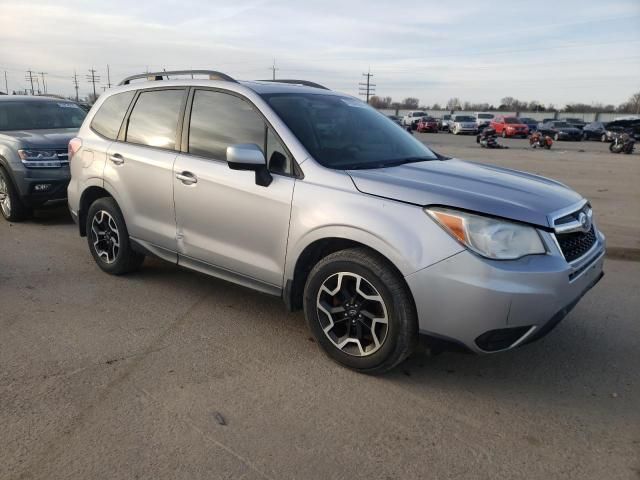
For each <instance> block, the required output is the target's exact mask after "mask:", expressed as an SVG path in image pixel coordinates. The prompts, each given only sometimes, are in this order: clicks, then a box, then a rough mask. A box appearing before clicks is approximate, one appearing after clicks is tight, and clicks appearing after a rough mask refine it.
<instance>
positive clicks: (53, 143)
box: [0, 95, 87, 221]
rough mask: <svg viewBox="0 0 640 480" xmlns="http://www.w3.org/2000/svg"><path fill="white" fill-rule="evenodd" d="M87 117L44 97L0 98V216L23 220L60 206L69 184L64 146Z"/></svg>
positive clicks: (64, 103) (71, 105) (77, 109)
mask: <svg viewBox="0 0 640 480" xmlns="http://www.w3.org/2000/svg"><path fill="white" fill-rule="evenodd" d="M86 114H87V112H86V111H85V110H84V109H82V108H81V107H80V106H79V105H78V104H77V103H75V102H71V101H68V100H61V99H57V98H49V97H30V96H22V95H11V96H2V97H0V212H1V213H2V216H3V217H4V218H5V219H7V220H10V221H17V220H23V219H24V218H26V217H28V216H29V215H30V214H31V210H32V209H33V208H34V207H38V206H41V205H43V204H45V203H47V202H49V201H51V200H64V199H65V198H66V197H67V185H68V184H69V178H70V173H69V160H68V153H67V148H68V144H69V140H71V138H73V136H74V135H75V134H76V132H77V131H78V128H79V127H80V125H82V121H83V120H84V117H85V116H86Z"/></svg>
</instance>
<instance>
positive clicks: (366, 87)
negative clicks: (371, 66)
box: [358, 70, 376, 103]
mask: <svg viewBox="0 0 640 480" xmlns="http://www.w3.org/2000/svg"><path fill="white" fill-rule="evenodd" d="M362 76H363V77H367V81H366V82H360V83H358V86H359V88H358V90H359V94H360V95H363V96H366V97H367V103H369V97H371V95H373V94H374V93H376V92H375V85H374V84H373V83H371V77H373V73H371V70H369V71H368V72H367V73H363V74H362Z"/></svg>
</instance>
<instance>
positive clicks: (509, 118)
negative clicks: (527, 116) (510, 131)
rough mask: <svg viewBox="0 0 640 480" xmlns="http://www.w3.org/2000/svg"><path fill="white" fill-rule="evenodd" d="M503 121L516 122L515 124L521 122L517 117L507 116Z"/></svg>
mask: <svg viewBox="0 0 640 480" xmlns="http://www.w3.org/2000/svg"><path fill="white" fill-rule="evenodd" d="M504 123H516V124H519V123H521V122H520V119H519V118H514V117H507V118H505V119H504Z"/></svg>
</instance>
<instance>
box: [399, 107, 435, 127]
mask: <svg viewBox="0 0 640 480" xmlns="http://www.w3.org/2000/svg"><path fill="white" fill-rule="evenodd" d="M428 116H429V115H428V114H427V112H425V111H422V110H416V111H412V112H409V113H407V114H406V115H405V116H404V117H403V119H402V126H404V127H411V129H412V130H415V129H416V128H418V122H419V121H420V119H421V118H422V117H428Z"/></svg>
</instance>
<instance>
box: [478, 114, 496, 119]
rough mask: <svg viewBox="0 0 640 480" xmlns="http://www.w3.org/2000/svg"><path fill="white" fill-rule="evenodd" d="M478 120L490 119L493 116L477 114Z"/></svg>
mask: <svg viewBox="0 0 640 480" xmlns="http://www.w3.org/2000/svg"><path fill="white" fill-rule="evenodd" d="M478 118H484V119H492V118H493V115H491V114H490V113H479V114H478Z"/></svg>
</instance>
